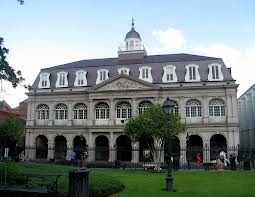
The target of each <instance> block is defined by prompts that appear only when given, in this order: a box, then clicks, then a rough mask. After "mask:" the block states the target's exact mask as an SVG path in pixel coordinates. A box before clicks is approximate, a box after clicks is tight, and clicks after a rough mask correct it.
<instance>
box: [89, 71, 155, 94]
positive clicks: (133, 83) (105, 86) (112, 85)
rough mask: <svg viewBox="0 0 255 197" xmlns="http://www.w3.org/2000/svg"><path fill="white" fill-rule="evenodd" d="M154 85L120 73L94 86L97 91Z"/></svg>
mask: <svg viewBox="0 0 255 197" xmlns="http://www.w3.org/2000/svg"><path fill="white" fill-rule="evenodd" d="M152 87H154V86H153V84H150V83H148V82H145V81H142V80H140V79H136V78H133V77H130V76H128V75H122V74H121V75H118V76H116V77H113V78H111V79H108V80H106V81H104V82H103V83H101V84H98V85H96V86H94V87H93V88H92V90H94V91H95V90H96V91H105V90H135V89H148V88H152Z"/></svg>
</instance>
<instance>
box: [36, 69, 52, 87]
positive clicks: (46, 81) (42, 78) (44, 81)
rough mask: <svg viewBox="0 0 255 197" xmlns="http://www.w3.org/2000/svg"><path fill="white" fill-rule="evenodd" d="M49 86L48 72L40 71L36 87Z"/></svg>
mask: <svg viewBox="0 0 255 197" xmlns="http://www.w3.org/2000/svg"><path fill="white" fill-rule="evenodd" d="M49 87H50V74H49V73H41V74H40V81H39V84H38V88H49Z"/></svg>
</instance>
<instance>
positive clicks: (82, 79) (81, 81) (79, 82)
mask: <svg viewBox="0 0 255 197" xmlns="http://www.w3.org/2000/svg"><path fill="white" fill-rule="evenodd" d="M86 75H87V72H86V71H83V70H79V71H77V72H76V78H75V81H74V85H75V86H86V85H87V79H86Z"/></svg>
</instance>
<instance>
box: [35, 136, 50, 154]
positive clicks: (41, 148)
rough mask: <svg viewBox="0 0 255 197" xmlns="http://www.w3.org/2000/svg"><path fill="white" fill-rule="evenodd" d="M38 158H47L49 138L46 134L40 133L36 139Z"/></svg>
mask: <svg viewBox="0 0 255 197" xmlns="http://www.w3.org/2000/svg"><path fill="white" fill-rule="evenodd" d="M35 147H36V159H47V156H48V139H47V138H46V137H45V136H44V135H39V136H37V137H36V139H35Z"/></svg>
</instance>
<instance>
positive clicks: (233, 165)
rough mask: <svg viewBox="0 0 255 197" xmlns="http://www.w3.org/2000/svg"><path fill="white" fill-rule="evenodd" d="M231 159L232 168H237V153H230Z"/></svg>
mask: <svg viewBox="0 0 255 197" xmlns="http://www.w3.org/2000/svg"><path fill="white" fill-rule="evenodd" d="M229 161H230V169H231V170H236V156H235V153H233V154H231V155H230V158H229Z"/></svg>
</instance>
